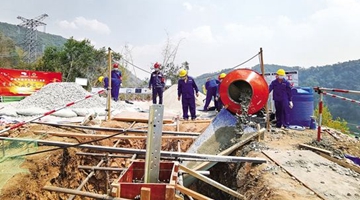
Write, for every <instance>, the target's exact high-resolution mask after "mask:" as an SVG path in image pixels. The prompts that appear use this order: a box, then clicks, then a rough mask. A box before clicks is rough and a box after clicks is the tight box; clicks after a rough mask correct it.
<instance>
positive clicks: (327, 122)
mask: <svg viewBox="0 0 360 200" xmlns="http://www.w3.org/2000/svg"><path fill="white" fill-rule="evenodd" d="M314 114H315V116H316V118H317V119H319V108H318V107H317V108H316V109H315V111H314ZM321 124H322V125H324V126H327V127H330V128H334V129H337V130H339V131H341V132H343V133H348V131H349V127H348V125H347V122H346V121H345V120H344V119H341V118H340V117H337V118H336V119H333V117H332V115H331V113H330V110H329V108H328V107H327V106H323V110H322V122H321Z"/></svg>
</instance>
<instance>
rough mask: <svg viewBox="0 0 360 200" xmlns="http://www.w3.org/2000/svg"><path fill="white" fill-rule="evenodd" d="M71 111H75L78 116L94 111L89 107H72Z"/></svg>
mask: <svg viewBox="0 0 360 200" xmlns="http://www.w3.org/2000/svg"><path fill="white" fill-rule="evenodd" d="M72 111H73V112H75V113H76V114H77V116H80V117H84V116H86V115H88V114H90V113H93V112H94V110H93V109H91V108H90V109H89V108H73V109H72Z"/></svg>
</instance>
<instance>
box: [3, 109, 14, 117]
mask: <svg viewBox="0 0 360 200" xmlns="http://www.w3.org/2000/svg"><path fill="white" fill-rule="evenodd" d="M0 115H5V116H9V117H17V116H18V114H17V113H16V110H15V108H3V109H1V110H0Z"/></svg>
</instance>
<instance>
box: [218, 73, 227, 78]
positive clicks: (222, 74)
mask: <svg viewBox="0 0 360 200" xmlns="http://www.w3.org/2000/svg"><path fill="white" fill-rule="evenodd" d="M225 76H226V74H225V73H221V74H220V75H219V77H218V78H219V79H223V78H225Z"/></svg>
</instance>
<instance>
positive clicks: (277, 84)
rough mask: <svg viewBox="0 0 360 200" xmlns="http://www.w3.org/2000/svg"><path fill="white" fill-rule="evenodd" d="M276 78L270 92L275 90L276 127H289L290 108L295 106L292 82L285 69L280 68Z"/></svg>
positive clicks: (271, 84)
mask: <svg viewBox="0 0 360 200" xmlns="http://www.w3.org/2000/svg"><path fill="white" fill-rule="evenodd" d="M276 74H277V76H276V79H275V80H273V81H272V82H271V83H270V86H269V92H271V91H273V100H274V102H275V110H276V111H275V117H276V127H277V128H281V127H282V126H283V127H284V128H288V127H289V116H290V110H289V109H292V108H293V106H294V105H293V102H292V94H291V84H290V82H289V81H288V80H287V79H286V76H285V70H283V69H279V70H278V71H277V72H276Z"/></svg>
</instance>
